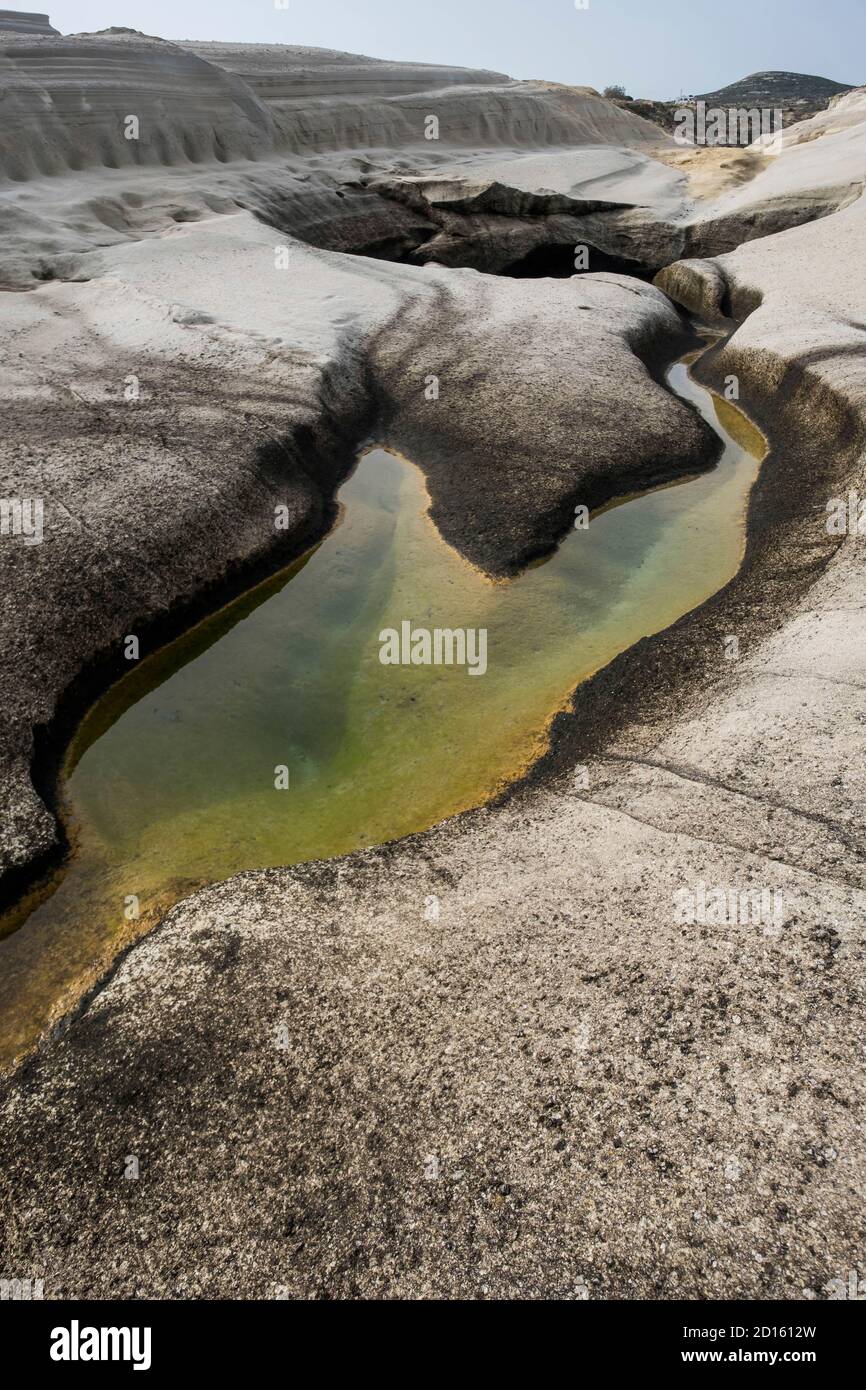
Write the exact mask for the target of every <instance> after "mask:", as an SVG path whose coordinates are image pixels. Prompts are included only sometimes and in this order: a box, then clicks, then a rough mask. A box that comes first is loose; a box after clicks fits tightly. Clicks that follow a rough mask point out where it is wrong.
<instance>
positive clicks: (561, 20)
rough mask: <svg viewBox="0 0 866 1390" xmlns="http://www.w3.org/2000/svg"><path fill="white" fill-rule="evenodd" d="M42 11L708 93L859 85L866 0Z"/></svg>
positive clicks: (238, 3)
mask: <svg viewBox="0 0 866 1390" xmlns="http://www.w3.org/2000/svg"><path fill="white" fill-rule="evenodd" d="M43 3H46V0H43ZM47 3H48V4H50V0H47ZM10 8H12V7H11V6H10ZM18 8H21V9H25V8H28V9H29V8H33V9H36V8H37V3H36V0H29V4H27V5H24V4H22V5H20V6H18ZM50 14H51V19H52V23H53V24H54V25H55V27H56V28H58V29H60V30H62V31H63V32H64V33H73V32H76V31H81V30H91V29H103V28H106V27H107V26H108V25H110V24H118V25H126V26H128V27H130V28H133V29H141V30H143V31H144V32H145V33H149V34H158V35H160V36H161V37H162V38H166V39H184V38H187V39H189V38H196V39H225V40H234V41H246V42H249V43H300V44H313V45H316V46H318V47H322V48H343V49H347V50H348V51H350V52H355V53H369V54H372V55H373V56H374V57H377V58H413V59H418V60H421V61H426V62H432V63H457V64H461V65H464V66H467V67H485V68H495V69H497V70H499V71H500V72H507V73H510V74H511V75H512V76H514V77H544V78H549V79H550V80H551V81H556V82H570V83H588V84H589V85H590V86H593V87H603V86H606V85H607V84H608V83H612V82H621V83H623V84H624V85H625V87H626V88H627V90H628V91H629V92H631V94H632V95H633V96H657V97H676V96H678V95H679V93H680V91H681V90H684V91H686V92H701V91H711V90H713V89H714V88H716V87H720V86H724V85H725V84H726V83H728V82H732V81H735V80H736V79H737V78H739V77H744V76H745V75H746V74H747V73H749V72H756V71H760V70H763V69H767V68H784V69H789V70H791V71H795V72H809V73H818V74H820V75H821V76H823V77H832V78H835V79H836V81H839V82H850V83H852V84H861V83H866V0H821V3H818V0H690V3H686V2H685V0H589V8H588V9H587V10H577V9H576V8H575V4H574V0H289V3H288V8H287V9H277V8H276V7H275V4H274V0H56V3H54V4H50Z"/></svg>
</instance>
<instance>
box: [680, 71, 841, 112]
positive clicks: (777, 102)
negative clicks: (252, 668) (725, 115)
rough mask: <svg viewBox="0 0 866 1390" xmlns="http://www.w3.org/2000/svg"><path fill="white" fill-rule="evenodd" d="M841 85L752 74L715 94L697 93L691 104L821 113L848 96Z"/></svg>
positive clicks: (797, 75)
mask: <svg viewBox="0 0 866 1390" xmlns="http://www.w3.org/2000/svg"><path fill="white" fill-rule="evenodd" d="M850 91H851V87H850V86H849V85H848V84H847V83H845V82H833V81H831V79H830V78H829V77H811V76H809V74H807V73H804V72H753V73H750V75H749V76H748V77H743V78H741V79H740V81H739V82H732V83H731V84H730V86H728V87H721V88H719V90H718V91H717V92H698V94H697V95H696V96H695V97H694V98H693V100H694V101H705V102H706V103H707V105H708V106H746V107H749V106H758V107H762V106H764V107H766V106H769V107H781V108H782V109H783V110H788V111H791V110H796V109H798V108H802V109H803V110H804V111H823V110H824V108H825V107H826V106H827V105H828V104H829V102H830V98H831V97H835V96H838V95H839V94H840V92H850Z"/></svg>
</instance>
